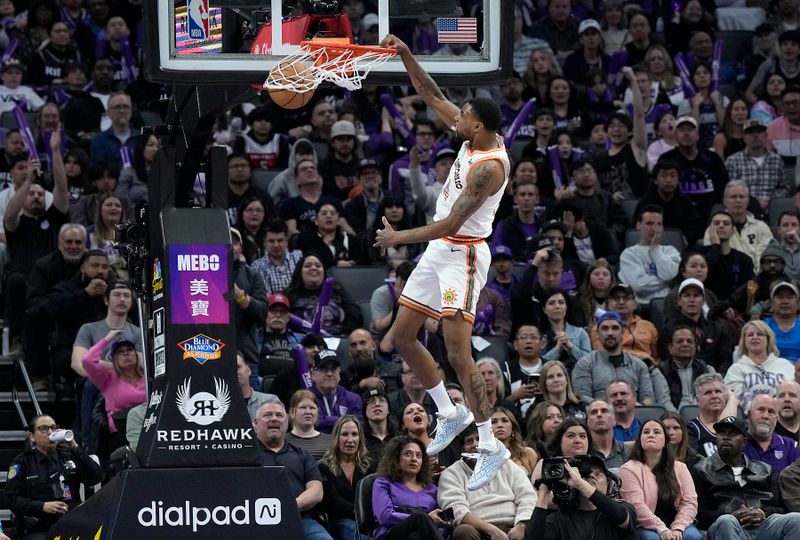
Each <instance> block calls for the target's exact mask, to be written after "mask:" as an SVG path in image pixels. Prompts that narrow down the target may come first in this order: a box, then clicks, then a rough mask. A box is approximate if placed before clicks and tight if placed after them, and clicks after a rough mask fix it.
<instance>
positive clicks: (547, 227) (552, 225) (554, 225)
mask: <svg viewBox="0 0 800 540" xmlns="http://www.w3.org/2000/svg"><path fill="white" fill-rule="evenodd" d="M553 229H556V230H559V231H561V234H563V235H566V234H567V226H566V225H564V224H563V223H562V222H561V221H559V220H557V219H551V220H550V221H548V222H547V223H545V224H544V225H542V228H541V230H540V231H539V232H541V233H542V234H544V233H546V232H547V231H552V230H553Z"/></svg>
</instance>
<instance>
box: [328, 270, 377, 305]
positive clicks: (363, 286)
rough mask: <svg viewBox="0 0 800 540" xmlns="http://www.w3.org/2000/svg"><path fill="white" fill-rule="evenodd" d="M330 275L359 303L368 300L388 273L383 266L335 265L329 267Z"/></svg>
mask: <svg viewBox="0 0 800 540" xmlns="http://www.w3.org/2000/svg"><path fill="white" fill-rule="evenodd" d="M331 276H332V277H333V279H335V280H336V282H337V283H340V284H341V285H342V287H344V288H345V290H346V291H347V292H349V293H350V296H352V297H353V300H354V301H355V302H356V303H357V304H360V303H361V302H369V299H370V298H372V292H373V291H374V290H375V289H377V288H378V287H380V286H381V285H383V284H384V281H385V280H386V278H387V277H389V274H388V272H387V271H386V268H384V267H383V266H351V267H349V268H346V267H340V266H336V267H333V268H331Z"/></svg>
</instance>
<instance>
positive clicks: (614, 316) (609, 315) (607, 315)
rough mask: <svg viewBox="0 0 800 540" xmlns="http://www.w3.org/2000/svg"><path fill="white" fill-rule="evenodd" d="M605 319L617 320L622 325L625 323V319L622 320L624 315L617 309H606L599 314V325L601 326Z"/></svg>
mask: <svg viewBox="0 0 800 540" xmlns="http://www.w3.org/2000/svg"><path fill="white" fill-rule="evenodd" d="M605 321H617V322H618V323H619V325H620V326H624V325H625V321H623V320H622V316H621V315H620V314H619V313H617V312H616V311H604V312H603V313H601V314H600V315H598V316H597V326H600V325H601V324H602V323H603V322H605Z"/></svg>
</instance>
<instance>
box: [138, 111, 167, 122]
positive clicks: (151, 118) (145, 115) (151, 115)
mask: <svg viewBox="0 0 800 540" xmlns="http://www.w3.org/2000/svg"><path fill="white" fill-rule="evenodd" d="M139 116H141V117H142V124H144V125H145V126H157V125H159V124H163V123H164V120H162V119H161V115H160V114H158V113H157V112H155V111H139Z"/></svg>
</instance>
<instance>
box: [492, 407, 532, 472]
mask: <svg viewBox="0 0 800 540" xmlns="http://www.w3.org/2000/svg"><path fill="white" fill-rule="evenodd" d="M490 420H491V422H492V431H493V432H494V436H495V437H496V438H497V440H498V441H500V442H501V443H503V444H504V445H505V447H506V448H508V449H509V451H510V452H511V461H513V462H514V463H516V464H517V465H519V466H520V467H522V468H523V469H525V472H526V473H527V474H528V476H530V474H531V473H532V472H533V468H534V467H535V466H536V462H537V461H539V456H538V455H537V454H536V451H535V450H534V449H533V448H530V447H527V446H525V441H524V440H523V439H522V430H521V429H520V427H519V422H517V419H516V418H514V413H512V412H511V411H509V410H508V409H506V408H505V407H495V408H493V409H492V416H491V417H490Z"/></svg>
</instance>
